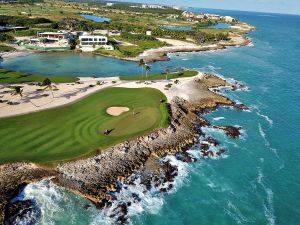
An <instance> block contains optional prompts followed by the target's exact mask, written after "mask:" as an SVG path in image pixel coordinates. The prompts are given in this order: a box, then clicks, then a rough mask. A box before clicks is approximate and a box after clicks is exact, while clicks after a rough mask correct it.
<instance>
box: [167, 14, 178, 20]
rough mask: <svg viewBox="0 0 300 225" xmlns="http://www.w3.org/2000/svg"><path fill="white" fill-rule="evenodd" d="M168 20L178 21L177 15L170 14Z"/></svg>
mask: <svg viewBox="0 0 300 225" xmlns="http://www.w3.org/2000/svg"><path fill="white" fill-rule="evenodd" d="M168 18H169V19H178V18H179V15H176V14H171V15H169V16H168Z"/></svg>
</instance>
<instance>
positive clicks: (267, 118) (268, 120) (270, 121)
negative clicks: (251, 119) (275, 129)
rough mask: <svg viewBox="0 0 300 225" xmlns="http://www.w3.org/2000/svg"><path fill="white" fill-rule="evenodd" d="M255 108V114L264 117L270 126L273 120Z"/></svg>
mask: <svg viewBox="0 0 300 225" xmlns="http://www.w3.org/2000/svg"><path fill="white" fill-rule="evenodd" d="M256 109H257V112H256V114H257V115H258V116H260V117H262V118H264V119H265V120H266V121H267V122H268V123H269V124H270V126H272V125H273V120H272V119H270V117H268V116H267V115H264V114H262V113H260V110H259V109H258V108H256Z"/></svg>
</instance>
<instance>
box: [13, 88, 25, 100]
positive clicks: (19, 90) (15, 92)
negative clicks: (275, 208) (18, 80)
mask: <svg viewBox="0 0 300 225" xmlns="http://www.w3.org/2000/svg"><path fill="white" fill-rule="evenodd" d="M12 89H13V92H12V93H11V95H20V97H21V98H22V97H23V89H22V88H21V87H20V86H14V87H12Z"/></svg>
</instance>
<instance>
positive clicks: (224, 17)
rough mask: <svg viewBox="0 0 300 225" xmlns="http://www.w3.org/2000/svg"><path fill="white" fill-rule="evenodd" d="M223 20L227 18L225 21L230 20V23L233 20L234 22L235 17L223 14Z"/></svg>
mask: <svg viewBox="0 0 300 225" xmlns="http://www.w3.org/2000/svg"><path fill="white" fill-rule="evenodd" d="M221 18H222V19H223V20H225V22H228V23H231V22H234V21H235V19H234V18H233V17H231V16H223V17H221Z"/></svg>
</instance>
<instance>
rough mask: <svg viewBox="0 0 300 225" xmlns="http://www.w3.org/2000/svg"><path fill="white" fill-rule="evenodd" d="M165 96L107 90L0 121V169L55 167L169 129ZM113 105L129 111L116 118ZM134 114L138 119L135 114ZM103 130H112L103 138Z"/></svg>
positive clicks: (146, 91)
mask: <svg viewBox="0 0 300 225" xmlns="http://www.w3.org/2000/svg"><path fill="white" fill-rule="evenodd" d="M161 99H164V100H166V97H165V96H164V94H163V93H161V92H160V91H158V90H156V89H152V88H141V89H130V88H108V89H104V90H103V91H101V92H98V93H96V94H93V95H91V96H89V97H87V98H85V99H83V100H81V101H79V102H77V103H74V104H72V105H68V106H64V107H60V108H54V109H50V110H47V111H41V112H36V113H32V114H27V115H22V116H17V117H11V118H3V119H0V137H1V138H0V164H3V163H8V162H15V161H31V162H35V163H39V164H44V165H46V164H47V165H52V164H56V163H57V162H58V161H68V160H72V159H75V158H78V157H83V156H87V155H90V154H93V153H94V152H95V150H98V151H99V150H100V151H101V150H103V149H105V148H107V147H109V146H112V145H114V144H116V143H120V142H121V141H124V140H128V139H130V138H133V137H138V136H140V135H143V134H146V133H149V132H151V131H153V130H154V129H156V128H158V127H166V126H167V124H168V110H167V107H166V104H165V103H160V100H161ZM112 106H122V107H128V108H129V109H130V111H128V112H125V113H123V114H121V115H120V116H117V117H114V116H110V115H108V114H107V113H106V109H107V108H108V107H112ZM133 112H136V113H137V114H136V115H133ZM106 129H114V130H113V131H112V132H111V133H110V134H109V135H104V134H103V132H104V131H105V130H106Z"/></svg>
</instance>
